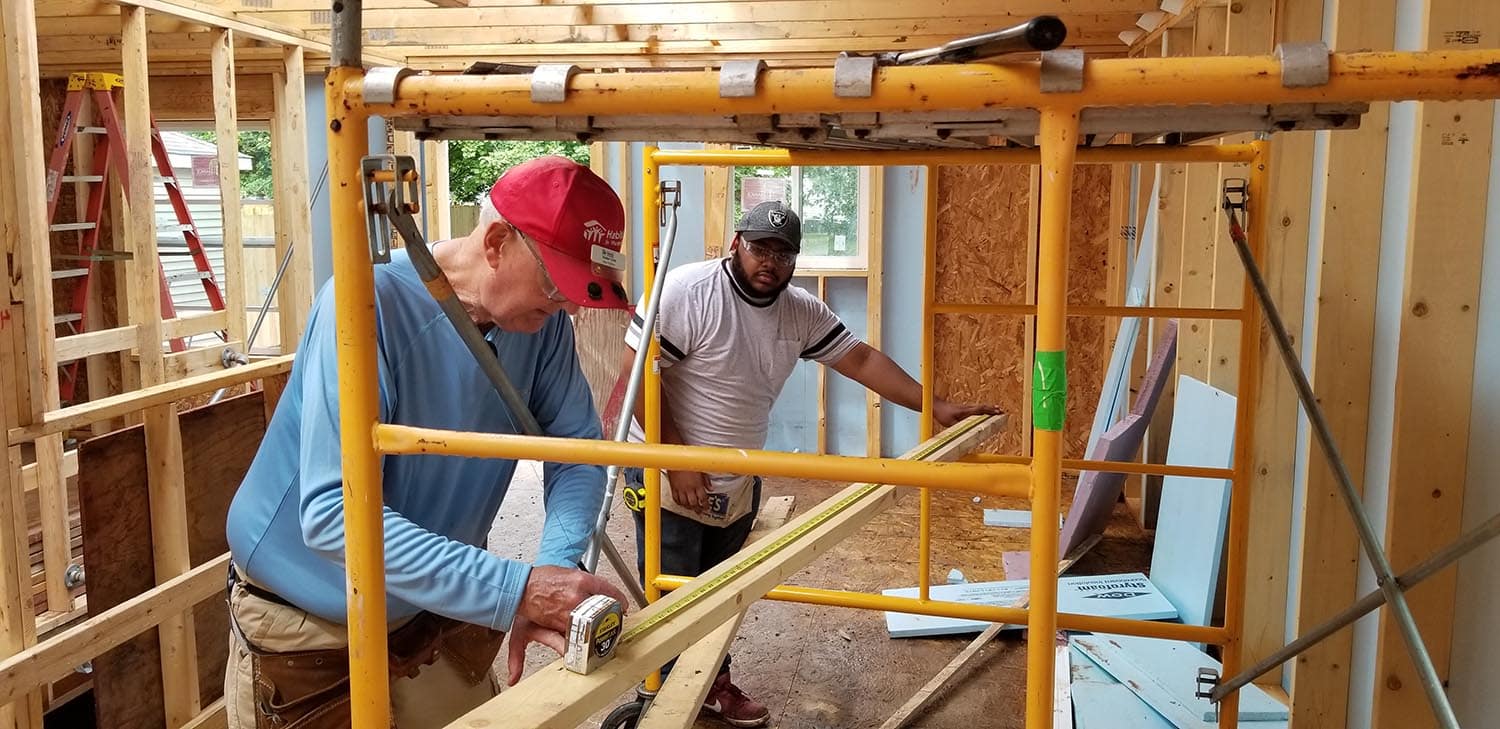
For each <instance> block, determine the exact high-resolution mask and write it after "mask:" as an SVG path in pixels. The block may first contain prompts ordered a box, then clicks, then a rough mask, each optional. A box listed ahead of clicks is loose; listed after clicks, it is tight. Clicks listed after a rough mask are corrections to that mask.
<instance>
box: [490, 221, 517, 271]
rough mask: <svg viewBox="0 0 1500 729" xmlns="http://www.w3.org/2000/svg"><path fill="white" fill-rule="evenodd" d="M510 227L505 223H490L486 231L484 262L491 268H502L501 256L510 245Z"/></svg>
mask: <svg viewBox="0 0 1500 729" xmlns="http://www.w3.org/2000/svg"><path fill="white" fill-rule="evenodd" d="M510 239H511V232H510V226H509V225H507V224H506V223H504V222H503V221H498V220H497V221H495V222H493V223H490V227H488V228H486V229H485V231H484V260H485V262H486V263H488V264H489V265H490V268H499V267H500V256H501V253H503V252H504V250H505V247H506V245H507V244H508V243H510Z"/></svg>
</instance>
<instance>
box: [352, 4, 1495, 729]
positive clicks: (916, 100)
mask: <svg viewBox="0 0 1500 729" xmlns="http://www.w3.org/2000/svg"><path fill="white" fill-rule="evenodd" d="M360 12H361V3H360V2H359V0H346V1H345V2H343V3H339V4H335V5H334V10H333V21H332V22H333V28H334V39H333V49H334V54H333V58H332V60H331V63H330V69H329V72H328V76H327V101H328V104H327V108H328V114H329V118H328V130H329V165H330V173H331V176H332V180H333V185H332V188H331V193H330V206H331V212H332V220H333V264H334V275H335V280H336V282H337V283H336V286H335V305H336V306H337V309H338V312H339V316H338V327H337V335H336V336H337V342H338V359H339V361H338V371H339V394H340V398H341V409H340V419H339V423H340V428H341V445H342V449H343V463H344V486H343V489H344V508H345V526H346V535H347V545H346V558H347V565H348V575H349V576H348V610H349V616H348V625H349V638H350V646H349V647H350V672H351V682H352V683H351V690H352V695H353V696H352V701H353V704H352V721H353V725H354V726H356V727H386V726H388V725H389V721H390V697H389V684H388V675H387V668H386V604H385V576H384V556H383V541H382V534H381V488H380V481H381V479H380V459H381V455H382V454H383V453H406V452H423V453H446V454H464V455H483V456H491V457H511V458H515V457H529V458H537V459H543V460H552V461H561V462H586V463H600V464H603V463H611V464H625V465H630V464H634V465H643V466H650V468H647V471H646V473H647V479H648V488H647V504H648V511H647V519H646V524H647V529H648V535H655V534H659V531H660V523H659V517H660V511H659V509H660V504H659V502H658V501H657V499H658V494H659V485H660V484H659V477H658V476H656V475H655V473H656V472H655V470H654V469H655V468H658V467H664V466H667V465H671V466H673V467H677V468H689V469H699V470H714V471H727V472H736V473H764V474H773V475H788V476H803V477H809V478H827V477H829V476H830V475H831V474H832V471H830V470H829V469H828V468H826V467H822V466H818V465H817V463H818V462H821V461H824V459H828V458H829V457H827V456H800V455H797V454H785V453H770V452H765V451H751V452H747V453H744V454H743V455H742V456H739V457H737V458H736V459H735V460H733V461H732V462H731V463H730V465H727V466H726V462H725V460H724V455H725V454H724V453H723V452H722V449H712V448H701V447H687V446H672V445H662V444H659V443H658V442H656V441H659V440H660V437H659V435H660V434H659V431H658V418H657V416H656V413H658V412H659V410H660V396H659V387H658V386H657V385H658V382H657V380H656V379H655V378H651V379H649V380H648V382H647V388H646V407H647V422H646V428H647V431H646V433H647V440H648V441H650V442H648V443H647V444H635V445H624V444H616V443H610V442H605V441H576V440H573V441H569V440H564V439H554V438H526V437H523V436H505V435H486V434H474V433H456V432H451V431H441V430H434V429H424V428H409V427H402V426H396V425H389V424H382V423H380V422H379V420H378V412H379V411H378V394H377V389H376V383H375V377H374V374H373V373H374V372H375V371H376V356H375V355H376V352H375V346H374V345H375V337H374V331H375V300H374V286H373V268H372V264H371V261H370V259H369V256H368V242H367V241H366V240H365V237H364V235H363V232H364V230H365V224H364V210H363V201H362V195H361V190H362V184H361V179H360V174H361V173H360V159H361V157H362V156H363V155H364V152H365V148H366V144H367V141H366V140H367V130H368V120H369V117H370V116H372V115H382V116H386V117H393V116H440V115H455V116H486V115H500V114H504V115H510V116H516V115H523V116H524V115H534V116H549V117H553V116H558V115H573V116H578V115H589V114H619V113H625V114H628V113H633V112H636V111H638V110H640V109H671V110H673V111H675V112H679V113H697V114H720V115H723V114H773V113H788V112H829V111H835V110H840V111H870V112H911V111H932V110H961V109H977V108H984V107H993V106H1008V107H1023V108H1032V109H1037V110H1039V111H1040V113H1041V135H1040V138H1039V139H1040V149H1039V150H986V151H974V152H969V151H941V152H869V153H864V152H861V153H835V152H762V153H759V154H761V155H764V156H762V157H752V156H751V155H743V156H741V155H725V153H723V152H717V153H709V152H692V153H679V152H663V151H658V150H656V149H655V148H654V147H648V148H647V149H646V153H645V158H646V160H647V161H646V165H645V167H646V169H645V172H646V175H645V177H644V180H643V190H644V191H645V198H646V200H645V201H644V207H643V211H644V212H645V213H646V216H647V218H646V219H647V220H650V219H651V218H652V217H653V216H654V214H655V212H656V209H657V205H658V203H659V201H658V199H657V192H658V190H657V185H656V181H657V171H658V167H659V165H660V164H662V163H663V161H664V160H673V163H676V164H687V163H690V162H692V161H693V160H695V159H696V160H713V161H712V162H711V163H712V164H728V163H731V162H736V163H738V162H740V161H741V160H748V159H753V160H754V161H753V162H752V163H754V164H772V163H774V162H771V161H770V160H784V162H780V163H785V164H921V165H932V164H938V163H948V162H960V161H963V162H970V163H983V162H1012V163H1030V164H1037V163H1040V164H1041V167H1042V181H1041V204H1042V207H1041V235H1040V244H1039V246H1040V250H1039V258H1038V290H1037V303H1036V305H1035V308H1034V311H1035V313H1036V316H1037V326H1036V340H1037V358H1038V375H1039V376H1038V379H1039V380H1040V381H1041V382H1039V384H1038V387H1037V388H1034V390H1035V391H1036V392H1035V393H1034V395H1035V396H1037V397H1038V399H1037V404H1038V406H1039V408H1038V410H1039V411H1043V410H1045V411H1047V412H1048V413H1049V414H1050V417H1049V416H1045V415H1044V416H1040V417H1038V416H1036V415H1035V414H1034V418H1033V420H1034V421H1035V422H1034V428H1033V430H1034V432H1033V441H1034V454H1033V456H1032V457H1031V458H1029V459H1027V458H1015V457H998V458H989V459H977V460H979V461H981V462H982V463H980V464H977V468H975V467H973V466H976V464H936V463H919V462H879V463H880V466H879V469H880V471H881V475H880V477H879V480H880V481H882V482H884V483H894V484H904V485H915V486H926V485H937V486H940V487H944V488H961V489H963V488H968V489H977V490H981V491H984V492H986V493H1019V492H1020V489H1019V484H1020V483H1021V481H1022V480H1024V481H1025V482H1026V483H1027V485H1028V489H1029V496H1030V498H1031V503H1032V523H1034V524H1049V523H1054V522H1055V521H1056V520H1057V518H1058V511H1059V508H1058V501H1059V486H1060V474H1061V471H1062V470H1063V469H1064V468H1089V467H1094V465H1095V464H1093V462H1088V461H1067V460H1064V459H1063V458H1062V457H1061V449H1060V444H1059V440H1060V436H1061V411H1062V410H1061V409H1062V406H1063V399H1062V398H1063V396H1064V390H1063V389H1061V388H1062V385H1063V383H1061V382H1057V381H1056V380H1055V379H1054V378H1055V377H1057V376H1060V375H1061V372H1062V356H1063V355H1062V353H1063V351H1064V349H1065V347H1064V320H1065V317H1066V316H1068V315H1069V313H1070V312H1069V311H1068V306H1067V302H1066V297H1065V291H1066V280H1067V279H1066V276H1067V271H1066V261H1067V246H1068V225H1069V203H1070V197H1071V196H1070V189H1071V182H1072V171H1073V166H1074V164H1075V163H1077V162H1092V161H1097V162H1126V161H1157V160H1165V161H1176V162H1188V161H1202V162H1226V161H1249V162H1250V164H1251V173H1250V193H1251V197H1250V201H1251V208H1250V216H1251V225H1250V233H1251V245H1252V250H1253V251H1255V252H1257V253H1258V252H1259V247H1260V245H1261V239H1262V237H1263V234H1264V232H1265V227H1266V207H1267V206H1266V204H1265V201H1266V197H1265V193H1266V181H1267V177H1268V175H1267V169H1268V166H1269V163H1270V161H1269V159H1268V157H1269V155H1268V149H1267V145H1266V144H1265V143H1264V142H1256V143H1252V144H1250V145H1239V146H1232V147H1177V148H1167V149H1151V148H1143V147H1120V148H1112V147H1104V148H1084V149H1079V148H1078V147H1077V143H1078V123H1079V116H1080V114H1081V113H1082V111H1083V110H1084V109H1085V108H1088V107H1094V106H1101V105H1110V106H1151V105H1178V106H1181V105H1189V104H1233V103H1279V102H1335V101H1397V100H1453V99H1475V98H1500V52H1497V51H1490V50H1480V51H1434V52H1415V53H1347V54H1344V53H1337V54H1330V56H1329V76H1328V80H1327V81H1326V82H1325V83H1322V84H1319V85H1313V86H1301V85H1288V86H1283V83H1282V70H1283V69H1282V66H1281V62H1280V60H1279V59H1278V58H1277V57H1275V56H1260V57H1216V58H1161V59H1112V60H1099V61H1088V62H1087V63H1086V64H1085V65H1084V68H1083V74H1082V77H1083V90H1082V91H1077V92H1055V93H1048V92H1045V91H1044V90H1043V85H1042V83H1041V81H1042V77H1043V73H1042V70H1041V68H1040V64H1038V63H1036V62H1029V63H1013V64H1000V65H990V64H966V65H939V66H927V67H893V68H882V69H879V70H878V71H877V73H876V75H875V77H874V81H873V90H872V93H871V94H870V95H869V96H868V97H863V98H847V97H839V96H836V95H835V93H834V74H833V71H832V69H787V70H780V69H778V70H770V71H767V72H766V73H765V74H764V75H763V76H762V79H761V83H760V85H759V91H758V93H757V94H756V95H755V96H753V97H746V98H722V97H720V95H719V88H718V74H717V73H714V72H704V71H672V72H655V73H650V74H599V73H581V74H578V75H576V76H574V77H573V78H572V79H571V80H570V81H569V83H568V87H567V88H568V90H567V98H566V99H565V100H564V101H562V102H547V101H540V100H535V99H533V97H532V96H531V89H530V85H529V79H528V78H527V77H525V76H503V75H502V76H413V77H409V78H405V79H404V80H400V81H399V83H396V84H393V85H392V86H390V87H389V88H388V89H386V90H387V91H388V92H389V94H390V96H391V98H392V99H393V100H392V101H389V102H385V103H371V102H368V101H366V99H365V85H364V76H365V72H364V70H363V69H362V68H361V67H360V64H361V60H360V54H359V50H360V39H359V36H360V22H359V16H360ZM720 155H724V156H720ZM698 163H700V164H708V163H710V162H708V161H700V162H698ZM929 194H931V193H929ZM928 215H929V223H928V225H929V241H928V243H929V246H928V254H927V255H928V258H929V262H930V261H931V256H932V252H931V211H930V209H929V214H928ZM644 228H645V230H646V241H645V243H646V245H645V246H643V250H644V251H646V253H647V255H646V256H645V258H644V261H645V267H646V276H645V280H646V281H647V282H648V284H647V285H649V282H650V281H651V278H652V277H651V273H652V270H651V269H652V260H651V258H650V255H649V254H650V252H651V251H652V250H654V248H655V247H656V245H657V243H658V240H657V237H658V235H659V232H658V231H657V230H656V227H655V226H653V225H651V224H649V223H647V224H646V225H645V226H644ZM924 276H925V277H926V280H927V283H926V284H924V296H923V308H924V313H923V322H924V324H923V334H922V337H923V344H924V355H923V356H924V367H923V380H924V390H925V393H924V403H923V411H924V417H923V434H924V435H926V434H928V433H930V432H931V423H930V420H931V418H930V416H931V400H930V393H931V385H932V382H931V377H932V374H931V373H932V368H931V366H930V365H931V354H930V352H931V343H932V342H931V336H932V334H931V321H932V317H933V314H934V313H935V312H934V309H935V307H934V306H933V301H932V287H931V284H930V280H931V267H930V266H929V267H928V269H927V271H926V273H924ZM1252 296H1253V293H1252V292H1251V291H1250V287H1249V286H1246V292H1245V298H1244V300H1243V302H1242V305H1241V307H1240V308H1239V309H1237V310H1221V309H1215V310H1204V313H1205V315H1206V316H1207V315H1211V316H1212V318H1219V319H1230V320H1233V319H1238V320H1239V321H1240V323H1241V327H1240V382H1239V388H1240V389H1239V398H1238V406H1237V414H1236V432H1237V434H1238V435H1237V437H1236V439H1235V452H1234V465H1233V468H1232V469H1229V470H1228V471H1227V472H1226V471H1225V469H1183V468H1180V467H1179V468H1172V467H1163V466H1152V465H1147V466H1144V467H1140V466H1132V467H1131V468H1129V469H1126V468H1122V467H1118V466H1109V468H1112V469H1114V470H1129V471H1130V472H1137V473H1139V472H1145V473H1164V474H1165V473H1183V474H1187V475H1198V476H1204V477H1213V478H1225V477H1228V478H1230V479H1231V481H1232V486H1231V498H1230V514H1229V538H1228V554H1227V557H1226V559H1227V570H1228V585H1227V588H1226V590H1227V595H1226V601H1225V605H1226V607H1225V621H1224V625H1223V626H1219V627H1197V626H1171V625H1162V624H1156V623H1149V622H1144V621H1132V620H1115V619H1105V618H1096V617H1091V616H1082V615H1067V614H1062V615H1059V614H1058V613H1057V583H1056V581H1055V580H1047V579H1039V578H1040V577H1041V576H1043V575H1048V574H1053V573H1054V567H1055V565H1056V563H1057V557H1058V555H1057V534H1056V532H1054V531H1053V530H1050V529H1040V530H1034V531H1033V534H1032V537H1033V542H1032V549H1031V559H1032V564H1031V573H1032V574H1033V575H1034V576H1036V577H1037V578H1038V579H1034V580H1033V584H1032V590H1031V607H1030V608H1029V609H1024V610H1022V609H1007V608H987V607H977V606H955V605H951V604H948V603H940V602H935V601H931V600H927V599H925V597H926V595H925V590H924V591H923V596H922V597H921V598H918V599H915V600H893V599H892V598H886V597H883V596H878V595H860V594H857V593H842V592H838V591H828V590H812V589H809V588H777V589H775V590H773V591H772V593H771V595H770V596H771V597H775V598H778V599H797V600H801V601H804V602H811V603H815V604H838V605H845V606H850V607H860V608H868V609H896V610H903V611H907V612H919V613H927V614H940V615H953V616H957V617H970V618H977V619H982V620H995V621H1005V622H1015V623H1019V622H1021V621H1022V620H1023V619H1024V620H1025V622H1026V624H1027V626H1028V627H1029V628H1030V633H1029V644H1028V661H1027V669H1028V672H1027V711H1026V726H1027V727H1028V729H1043V728H1044V727H1049V726H1051V722H1052V718H1051V717H1052V701H1053V693H1052V682H1053V676H1054V673H1053V664H1054V655H1055V654H1054V651H1053V647H1054V641H1053V634H1054V633H1055V631H1056V629H1057V628H1058V627H1059V626H1062V627H1068V628H1077V629H1085V630H1096V631H1100V632H1113V633H1123V634H1134V635H1145V636H1153V637H1170V638H1182V639H1187V640H1195V641H1203V642H1211V643H1217V644H1220V645H1222V646H1223V647H1224V656H1223V657H1224V661H1223V665H1224V670H1225V671H1227V672H1230V673H1234V672H1236V671H1238V670H1239V668H1240V665H1241V663H1242V660H1243V656H1242V646H1241V642H1240V633H1241V629H1242V624H1243V597H1244V590H1245V585H1244V581H1245V556H1246V554H1245V552H1246V549H1247V534H1248V519H1249V514H1250V511H1249V499H1250V493H1249V491H1248V479H1247V476H1248V467H1249V455H1250V452H1251V447H1252V443H1251V435H1252V433H1253V429H1252V428H1251V427H1250V425H1251V420H1252V414H1251V413H1252V411H1251V409H1250V405H1251V404H1252V403H1253V402H1254V400H1255V388H1256V383H1257V377H1256V369H1257V366H1258V362H1259V356H1258V349H1259V337H1258V336H1257V335H1258V333H1259V330H1260V313H1259V310H1258V308H1257V307H1256V306H1255V304H1254V300H1253V298H1252ZM995 313H1001V312H999V311H997V312H995ZM1018 313H1030V308H1029V307H1027V310H1026V311H1022V312H1018ZM1075 313H1076V312H1075ZM1134 313H1135V312H1133V311H1132V312H1118V311H1102V310H1101V311H1099V312H1097V313H1096V314H1094V315H1111V316H1118V315H1122V314H1134ZM1142 313H1147V314H1148V315H1154V314H1151V313H1150V312H1142ZM1197 314H1198V312H1194V311H1191V310H1183V309H1176V310H1172V313H1171V314H1167V315H1171V316H1192V315H1197ZM649 347H650V350H651V351H650V352H649V355H650V356H651V357H653V358H654V357H655V356H657V353H656V347H657V345H656V343H655V341H652V342H651V343H650V344H649ZM1049 381H1050V382H1049ZM863 460H865V459H846V460H842V461H838V463H840V464H841V465H840V466H836V467H835V468H837V469H838V470H839V473H840V474H841V477H842V478H849V477H855V478H859V477H861V476H860V474H862V473H864V472H863V471H858V470H844V468H845V467H847V468H850V469H857V468H863V466H856V465H853V463H854V462H858V461H863ZM991 489H993V490H991ZM927 527H928V525H927V523H926V518H925V515H924V520H923V526H922V529H923V531H924V533H925V532H926V530H927ZM923 541H924V544H925V542H926V540H925V539H924V540H923ZM656 544H657V542H656V541H655V540H652V539H650V538H649V537H648V539H647V545H648V546H647V550H646V571H647V575H648V579H647V591H648V596H649V597H650V598H651V599H652V600H655V599H657V598H659V597H660V594H661V590H662V589H663V588H664V587H666V588H670V587H675V586H678V585H680V584H681V582H678V581H677V580H675V579H673V578H669V577H666V576H660V554H659V551H658V549H657V547H656ZM923 551H924V553H925V551H926V548H925V547H924V549H923ZM925 559H926V557H925V556H924V557H923V560H924V563H925ZM922 581H923V584H924V586H925V583H926V577H925V570H924V574H923V577H922ZM1220 716H1221V717H1222V719H1221V726H1224V727H1229V728H1230V729H1233V727H1235V726H1236V725H1237V718H1238V698H1237V694H1230V695H1228V696H1226V697H1225V698H1224V700H1223V707H1222V709H1221V711H1220Z"/></svg>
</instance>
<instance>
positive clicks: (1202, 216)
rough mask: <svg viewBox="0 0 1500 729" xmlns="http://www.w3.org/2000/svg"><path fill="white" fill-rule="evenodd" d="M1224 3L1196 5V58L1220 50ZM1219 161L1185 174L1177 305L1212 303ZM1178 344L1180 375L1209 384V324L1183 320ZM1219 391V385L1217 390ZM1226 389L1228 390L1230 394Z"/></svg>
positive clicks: (1191, 168)
mask: <svg viewBox="0 0 1500 729" xmlns="http://www.w3.org/2000/svg"><path fill="white" fill-rule="evenodd" d="M1228 15H1229V12H1228V8H1226V7H1202V8H1199V9H1198V22H1197V24H1196V26H1195V27H1194V29H1193V54H1192V55H1194V56H1217V55H1219V54H1221V53H1223V51H1224V35H1225V32H1226V31H1225V25H1226V23H1227V22H1228V20H1227V18H1228ZM1218 178H1219V170H1218V166H1217V165H1206V164H1192V165H1188V166H1187V172H1186V173H1185V174H1184V175H1183V188H1184V195H1185V198H1184V200H1185V201H1184V203H1183V204H1184V205H1185V217H1184V220H1183V224H1182V273H1181V274H1180V277H1179V279H1178V283H1179V288H1180V293H1179V295H1178V303H1179V304H1180V305H1181V306H1211V305H1212V304H1213V271H1214V233H1215V231H1216V230H1218V229H1219V227H1221V226H1220V224H1219V221H1220V215H1221V213H1220V212H1219V191H1218V190H1217V189H1215V188H1216V186H1217V182H1218ZM1179 332H1180V333H1181V334H1180V339H1179V340H1178V343H1177V371H1178V374H1183V375H1188V376H1190V377H1193V378H1195V379H1197V380H1200V381H1202V382H1208V370H1209V366H1208V357H1209V323H1208V322H1207V321H1203V320H1192V319H1189V320H1185V321H1183V322H1182V328H1181V329H1179ZM1220 389H1223V388H1220ZM1233 389H1234V388H1232V387H1231V388H1230V390H1229V392H1231V393H1232V392H1233Z"/></svg>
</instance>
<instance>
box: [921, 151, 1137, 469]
mask: <svg viewBox="0 0 1500 729" xmlns="http://www.w3.org/2000/svg"><path fill="white" fill-rule="evenodd" d="M937 170H938V176H937V180H938V201H939V202H938V208H937V216H938V217H937V265H936V269H935V271H936V276H935V280H934V288H935V290H936V297H935V298H936V301H937V302H938V303H943V304H952V303H980V304H1020V303H1025V302H1026V280H1027V267H1028V256H1027V242H1028V239H1029V236H1030V235H1031V230H1032V220H1033V217H1034V216H1033V215H1032V214H1031V209H1032V208H1031V201H1030V199H1031V190H1032V185H1031V168H1030V167H1028V166H1022V165H985V166H979V165H975V166H942V167H938V168H937ZM1111 180H1112V172H1111V169H1110V167H1109V166H1108V165H1081V166H1079V167H1078V168H1077V171H1076V172H1075V174H1074V190H1073V201H1072V205H1073V221H1072V226H1071V233H1070V234H1071V241H1070V245H1069V262H1068V265H1069V271H1068V301H1069V303H1071V304H1103V303H1105V299H1106V295H1107V292H1108V288H1109V268H1108V261H1109V245H1110V238H1111V237H1112V233H1111V229H1110V186H1111ZM1104 335H1105V322H1104V321H1103V320H1102V319H1097V318H1070V319H1069V320H1068V323H1067V337H1068V342H1067V345H1068V418H1067V427H1066V431H1065V433H1064V441H1063V442H1064V454H1065V455H1066V456H1068V457H1081V456H1082V454H1083V451H1084V448H1085V446H1086V445H1087V442H1088V432H1089V424H1090V421H1091V420H1092V415H1093V408H1094V404H1095V403H1096V402H1097V401H1098V398H1099V388H1100V387H1101V385H1102V384H1103V383H1102V378H1103V368H1104V365H1105V361H1104V360H1105V358H1106V357H1107V354H1108V352H1107V348H1106V347H1105V341H1104ZM1026 336H1027V334H1026V327H1025V319H1024V318H1023V317H1020V316H1012V315H1004V316H977V315H967V314H964V315H940V316H938V317H937V324H936V325H935V327H934V332H933V346H934V350H935V352H934V366H935V371H936V375H937V378H936V379H937V382H936V393H937V396H938V397H941V398H945V399H949V400H962V401H970V402H976V401H977V402H988V403H993V404H996V405H999V406H1000V407H1001V408H1004V409H1005V410H1006V412H1011V413H1019V412H1023V409H1024V406H1025V404H1026V402H1027V400H1028V398H1029V397H1030V396H1029V394H1028V393H1027V391H1026V384H1025V375H1026V373H1027V372H1028V371H1029V369H1030V362H1029V358H1028V357H1026V351H1027V350H1026ZM1024 420H1025V419H1024V418H1012V419H1011V422H1009V423H1007V425H1006V428H1005V430H1004V431H1002V433H1001V434H1000V435H999V436H998V438H997V439H996V440H994V441H991V442H989V443H986V444H985V445H984V446H983V447H982V448H981V450H984V451H988V452H998V453H1007V454H1020V453H1022V452H1023V449H1024V444H1025V440H1024V433H1023V430H1024V429H1028V428H1029V426H1030V424H1029V423H1026V422H1024Z"/></svg>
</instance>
